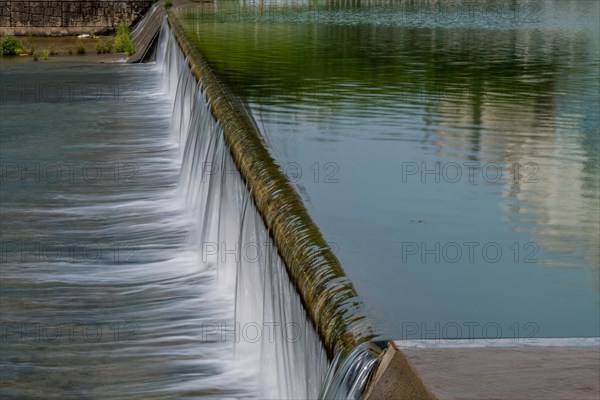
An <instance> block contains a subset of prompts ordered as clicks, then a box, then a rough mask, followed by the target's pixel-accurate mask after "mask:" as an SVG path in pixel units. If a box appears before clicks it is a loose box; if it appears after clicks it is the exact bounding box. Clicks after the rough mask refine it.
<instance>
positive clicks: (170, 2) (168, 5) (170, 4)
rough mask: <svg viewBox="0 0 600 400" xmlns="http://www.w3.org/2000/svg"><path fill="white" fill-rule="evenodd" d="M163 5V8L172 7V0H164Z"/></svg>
mask: <svg viewBox="0 0 600 400" xmlns="http://www.w3.org/2000/svg"><path fill="white" fill-rule="evenodd" d="M164 6H165V10H168V9H169V8H171V7H173V1H172V0H165V2H164Z"/></svg>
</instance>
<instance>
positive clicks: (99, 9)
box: [0, 0, 152, 35]
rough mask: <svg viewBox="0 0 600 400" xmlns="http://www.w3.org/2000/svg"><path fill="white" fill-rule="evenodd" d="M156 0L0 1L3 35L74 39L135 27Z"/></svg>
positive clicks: (0, 31) (1, 30)
mask: <svg viewBox="0 0 600 400" xmlns="http://www.w3.org/2000/svg"><path fill="white" fill-rule="evenodd" d="M151 4H152V0H90V1H79V0H62V1H29V0H11V1H0V33H1V34H3V35H4V34H14V35H28V34H32V35H73V34H81V33H103V32H107V31H110V30H112V29H114V28H115V27H116V26H117V25H118V23H119V22H121V21H125V22H127V23H128V24H131V23H133V22H135V21H137V20H138V19H139V18H140V17H141V16H142V15H143V14H144V13H145V12H146V10H148V8H149V7H150V5H151Z"/></svg>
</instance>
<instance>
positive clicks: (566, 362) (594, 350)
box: [364, 338, 600, 400]
mask: <svg viewBox="0 0 600 400" xmlns="http://www.w3.org/2000/svg"><path fill="white" fill-rule="evenodd" d="M364 398H365V399H367V400H375V399H377V400H380V399H385V400H387V399H411V400H412V399H440V400H442V399H457V400H458V399H460V400H469V399H473V400H483V399H503V400H512V399H515V400H517V399H518V400H522V399H529V400H535V399H540V400H554V399H556V400H558V399H560V400H573V399H578V400H584V399H590V400H598V399H599V398H600V338H582V339H578V338H573V339H536V340H535V341H533V340H532V341H531V342H525V341H524V340H523V339H521V341H515V340H513V339H499V340H495V341H489V340H455V341H440V340H429V341H428V340H414V341H411V340H404V341H391V342H389V344H388V347H387V349H386V350H385V352H384V353H383V355H382V358H381V362H380V365H379V367H378V368H377V371H376V372H375V375H374V377H373V379H372V380H371V382H370V384H369V387H368V390H367V392H366V393H365V396H364Z"/></svg>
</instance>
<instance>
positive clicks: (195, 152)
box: [157, 22, 329, 399]
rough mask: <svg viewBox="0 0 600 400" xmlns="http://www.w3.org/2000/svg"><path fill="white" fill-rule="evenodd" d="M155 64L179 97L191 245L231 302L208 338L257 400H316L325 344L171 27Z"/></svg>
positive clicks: (176, 111)
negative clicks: (225, 345) (223, 348)
mask: <svg viewBox="0 0 600 400" xmlns="http://www.w3.org/2000/svg"><path fill="white" fill-rule="evenodd" d="M157 63H158V65H162V68H163V82H164V87H165V89H166V90H167V91H168V93H169V96H171V97H172V98H174V108H173V115H172V121H171V135H172V138H173V140H175V141H176V142H178V143H179V147H180V155H181V172H180V180H179V190H180V196H181V198H182V199H184V201H185V203H186V209H187V212H188V213H189V218H191V219H192V220H193V221H195V223H194V224H193V230H192V231H191V232H190V234H189V240H190V241H191V242H192V243H193V244H194V245H196V246H197V248H198V251H199V252H200V254H201V256H202V261H203V262H205V263H207V264H208V265H209V266H210V267H211V268H212V269H213V270H214V273H215V274H216V276H217V282H218V287H219V291H221V293H223V295H224V296H225V297H228V296H230V295H231V296H232V301H231V310H229V311H230V316H231V319H230V320H228V321H215V324H212V325H210V326H207V327H206V330H205V332H204V335H205V337H210V336H211V335H212V336H214V339H215V340H231V341H234V353H235V354H234V363H233V364H234V367H235V368H238V369H240V370H241V371H244V373H245V374H247V376H248V378H249V379H254V381H255V382H256V395H257V396H258V397H260V398H277V399H283V398H286V399H315V398H317V397H318V395H319V390H320V387H321V384H322V382H323V379H324V377H325V374H326V372H327V368H328V364H329V363H328V359H327V355H326V353H325V350H324V347H323V345H322V344H321V341H320V339H319V337H318V335H317V333H316V331H315V329H314V326H313V323H312V322H311V321H310V319H309V317H308V316H307V313H306V312H305V310H304V307H303V305H302V302H301V299H300V297H299V295H298V294H297V292H296V290H295V287H294V285H293V284H292V282H291V281H290V279H289V278H288V275H287V272H286V269H285V265H284V263H283V261H282V260H281V258H280V256H279V254H278V251H277V249H276V248H275V246H274V245H273V243H272V241H271V238H270V235H269V232H268V231H267V228H266V227H265V224H264V222H263V220H262V218H261V216H260V215H259V213H258V211H257V209H256V207H255V205H254V202H253V199H252V195H251V194H250V192H249V190H248V189H247V187H246V185H245V183H244V181H243V179H242V178H241V176H240V174H239V172H238V170H237V167H236V166H235V163H234V161H233V158H232V156H231V154H230V152H229V149H228V147H227V145H226V143H225V141H224V136H223V132H222V128H221V126H220V125H219V123H218V121H216V120H215V119H214V118H213V116H212V114H211V112H210V106H209V102H210V99H206V98H205V95H204V93H203V90H202V83H201V82H200V83H199V84H198V83H197V81H196V79H195V77H194V76H193V74H192V73H191V70H190V68H189V67H188V64H187V60H186V59H185V57H184V54H183V52H182V51H181V50H180V49H179V46H178V44H177V42H176V40H175V38H174V36H173V34H172V33H171V31H170V29H169V27H168V24H167V23H166V22H165V23H164V24H163V27H162V30H161V35H160V38H159V45H158V54H157Z"/></svg>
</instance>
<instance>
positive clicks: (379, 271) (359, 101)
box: [178, 0, 600, 342]
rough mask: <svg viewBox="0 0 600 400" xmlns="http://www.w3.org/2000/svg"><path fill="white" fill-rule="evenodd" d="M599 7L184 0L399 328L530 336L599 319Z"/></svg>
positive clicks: (368, 290)
mask: <svg viewBox="0 0 600 400" xmlns="http://www.w3.org/2000/svg"><path fill="white" fill-rule="evenodd" d="M449 4H450V5H451V6H452V7H448V5H449ZM465 7H471V8H465ZM599 7H600V6H599V3H598V2H595V1H545V0H540V1H514V2H488V1H478V2H470V1H469V2H461V1H458V2H443V1H442V2H435V1H414V2H411V1H401V2H400V1H399V2H389V1H382V2H379V1H371V2H369V1H363V2H344V1H337V2H336V1H329V2H309V3H306V2H300V1H293V2H285V1H279V2H227V1H220V2H217V3H216V5H215V6H208V7H206V6H205V7H196V8H195V9H193V10H188V11H185V12H180V13H179V14H178V15H179V16H180V17H179V18H180V19H181V20H182V21H183V23H184V25H185V26H186V28H187V31H188V32H189V34H190V37H192V38H193V41H194V43H195V44H196V46H197V47H198V48H199V49H200V50H201V52H202V53H203V54H204V56H205V58H206V59H207V60H208V61H209V63H211V65H212V66H213V67H214V68H215V70H216V71H217V73H218V74H220V75H221V76H222V77H223V79H224V80H225V81H226V82H227V83H228V84H229V85H230V87H233V88H234V90H236V92H237V93H238V94H239V95H240V96H241V97H242V98H243V99H245V101H247V103H248V104H249V108H250V109H251V110H252V113H253V116H254V118H255V119H256V121H257V123H258V125H259V127H260V129H261V131H262V132H263V133H264V135H265V136H266V140H267V141H268V142H269V145H270V146H271V149H272V152H273V154H274V156H275V158H276V160H277V161H278V162H279V164H280V165H281V166H282V169H283V170H284V172H285V173H286V174H287V175H288V177H289V178H290V180H291V181H292V182H294V184H295V185H296V188H297V190H298V191H299V193H300V194H301V196H302V198H303V200H304V202H305V204H307V207H308V209H309V212H310V214H311V216H312V217H313V218H314V220H315V222H316V223H317V225H319V227H320V228H321V229H322V231H323V233H324V236H325V239H326V240H327V241H329V242H330V243H331V244H332V247H333V248H334V249H336V253H337V256H338V258H339V259H340V261H341V264H342V265H343V267H344V269H345V271H346V273H347V274H348V275H349V277H350V279H351V281H352V282H353V283H354V285H355V287H356V289H357V292H358V294H359V295H360V296H361V297H362V298H363V300H364V301H365V303H366V307H367V311H368V316H369V317H370V318H371V320H372V321H374V323H375V327H376V329H377V331H378V332H379V333H381V334H382V336H383V337H386V338H394V339H398V340H404V339H440V338H463V339H471V338H487V339H494V338H496V337H504V338H514V339H515V341H519V342H522V341H527V340H530V339H533V340H535V339H536V338H542V337H597V336H600V327H599V319H600V317H599V316H600V312H599V311H600V310H599V308H600V298H599V291H600V284H599V279H600V277H599V269H600V266H599V264H600V256H599V250H598V248H599V247H598V243H599V240H600V234H599V230H600V221H599V209H600V207H599V206H600V203H599V185H598V179H599V167H598V163H599V127H600V124H599V117H598V108H599V104H600V99H599V79H600V78H599V76H600V73H599V70H600V69H599V66H600V61H599V54H600V50H599V37H600V11H599Z"/></svg>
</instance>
